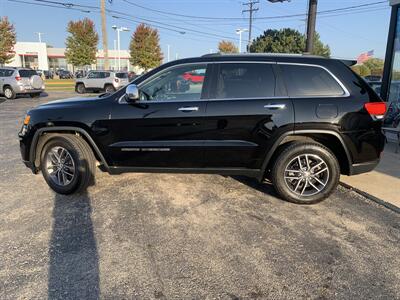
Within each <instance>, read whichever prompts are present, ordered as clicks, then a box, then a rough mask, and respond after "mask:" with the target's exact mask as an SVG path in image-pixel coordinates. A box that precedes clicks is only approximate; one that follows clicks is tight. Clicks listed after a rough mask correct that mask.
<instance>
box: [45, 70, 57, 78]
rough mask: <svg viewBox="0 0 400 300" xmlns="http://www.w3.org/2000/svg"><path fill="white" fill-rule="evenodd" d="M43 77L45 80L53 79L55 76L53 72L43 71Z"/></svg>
mask: <svg viewBox="0 0 400 300" xmlns="http://www.w3.org/2000/svg"><path fill="white" fill-rule="evenodd" d="M43 75H44V78H45V79H53V78H54V74H53V72H52V71H43Z"/></svg>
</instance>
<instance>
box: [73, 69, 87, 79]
mask: <svg viewBox="0 0 400 300" xmlns="http://www.w3.org/2000/svg"><path fill="white" fill-rule="evenodd" d="M87 74H88V71H86V70H78V71H76V72H75V78H83V77H86V75H87Z"/></svg>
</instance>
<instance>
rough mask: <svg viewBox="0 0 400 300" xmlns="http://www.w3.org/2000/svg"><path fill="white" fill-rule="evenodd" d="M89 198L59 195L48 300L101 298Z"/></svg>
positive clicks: (51, 250) (53, 231) (55, 214)
mask: <svg viewBox="0 0 400 300" xmlns="http://www.w3.org/2000/svg"><path fill="white" fill-rule="evenodd" d="M91 212H92V208H91V204H90V197H89V195H88V194H87V193H86V192H85V193H83V194H80V195H77V196H75V195H74V196H64V195H59V194H56V195H55V198H54V209H53V229H52V234H51V240H50V245H49V274H48V298H49V299H61V298H62V299H98V298H99V296H100V287H99V285H100V282H99V280H100V279H99V254H98V250H97V243H96V238H95V235H94V229H93V223H92V219H91Z"/></svg>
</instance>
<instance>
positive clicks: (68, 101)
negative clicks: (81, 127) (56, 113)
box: [39, 97, 103, 107]
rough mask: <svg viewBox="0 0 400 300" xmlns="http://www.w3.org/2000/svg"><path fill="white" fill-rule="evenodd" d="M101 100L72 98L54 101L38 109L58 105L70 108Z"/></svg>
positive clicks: (96, 98) (95, 98)
mask: <svg viewBox="0 0 400 300" xmlns="http://www.w3.org/2000/svg"><path fill="white" fill-rule="evenodd" d="M100 99H103V98H99V97H73V98H66V99H60V100H54V101H50V102H47V103H44V104H41V105H39V107H42V106H43V107H47V106H60V105H65V106H70V105H76V104H84V103H91V102H94V101H98V100H100Z"/></svg>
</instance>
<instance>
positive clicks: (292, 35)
mask: <svg viewBox="0 0 400 300" xmlns="http://www.w3.org/2000/svg"><path fill="white" fill-rule="evenodd" d="M305 47H306V37H305V35H304V34H302V33H300V32H299V31H298V30H295V29H291V28H283V29H280V30H276V29H268V30H266V31H264V33H263V34H262V35H260V36H258V37H257V38H256V39H255V40H254V41H253V43H252V44H251V46H250V52H259V53H260V52H261V53H262V52H268V53H303V52H304V51H305ZM312 54H315V55H321V56H325V57H329V56H330V48H329V46H328V45H324V44H323V43H322V42H321V40H320V36H319V34H318V33H316V34H315V37H314V51H313V53H312Z"/></svg>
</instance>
